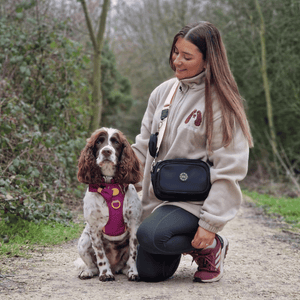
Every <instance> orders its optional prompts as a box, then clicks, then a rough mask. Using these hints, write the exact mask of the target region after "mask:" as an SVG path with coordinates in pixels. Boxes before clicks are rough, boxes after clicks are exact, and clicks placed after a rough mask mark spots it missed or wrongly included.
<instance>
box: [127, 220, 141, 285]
mask: <svg viewBox="0 0 300 300" xmlns="http://www.w3.org/2000/svg"><path fill="white" fill-rule="evenodd" d="M136 231H137V224H135V223H134V224H132V223H131V226H130V229H129V234H130V236H129V258H128V261H127V266H128V267H129V270H128V272H127V277H128V280H130V281H137V280H138V279H139V275H138V271H137V268H136V255H137V245H138V240H137V238H136Z"/></svg>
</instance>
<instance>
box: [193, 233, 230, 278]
mask: <svg viewBox="0 0 300 300" xmlns="http://www.w3.org/2000/svg"><path fill="white" fill-rule="evenodd" d="M216 241H217V245H216V247H215V248H213V249H203V250H200V249H199V250H194V251H192V252H190V253H188V254H190V255H192V257H193V259H194V260H195V262H196V264H197V265H198V270H197V272H196V273H195V275H194V281H195V282H215V281H219V280H220V279H221V278H222V276H223V274H224V260H225V257H226V254H227V251H228V247H229V243H228V240H227V239H226V238H225V237H221V236H220V235H217V234H216Z"/></svg>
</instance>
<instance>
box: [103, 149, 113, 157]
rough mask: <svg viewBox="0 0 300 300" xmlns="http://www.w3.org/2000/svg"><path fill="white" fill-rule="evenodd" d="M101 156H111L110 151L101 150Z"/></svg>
mask: <svg viewBox="0 0 300 300" xmlns="http://www.w3.org/2000/svg"><path fill="white" fill-rule="evenodd" d="M102 154H103V155H104V156H110V155H112V151H111V150H109V149H103V150H102Z"/></svg>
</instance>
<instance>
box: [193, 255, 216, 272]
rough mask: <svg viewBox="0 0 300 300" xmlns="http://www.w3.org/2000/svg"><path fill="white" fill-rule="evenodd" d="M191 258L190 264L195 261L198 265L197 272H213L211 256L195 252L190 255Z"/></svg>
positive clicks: (213, 266) (213, 265) (214, 267)
mask: <svg viewBox="0 0 300 300" xmlns="http://www.w3.org/2000/svg"><path fill="white" fill-rule="evenodd" d="M191 255H192V257H193V261H192V263H193V262H194V261H195V262H196V264H197V265H198V270H199V269H201V270H208V271H210V270H215V269H216V266H215V264H214V263H213V258H214V256H213V255H212V254H209V253H207V254H202V253H201V252H198V251H195V252H194V253H191Z"/></svg>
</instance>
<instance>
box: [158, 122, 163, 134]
mask: <svg viewBox="0 0 300 300" xmlns="http://www.w3.org/2000/svg"><path fill="white" fill-rule="evenodd" d="M163 124H164V121H163V120H162V121H160V122H159V123H158V134H159V130H160V129H161V127H162V126H163Z"/></svg>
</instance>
